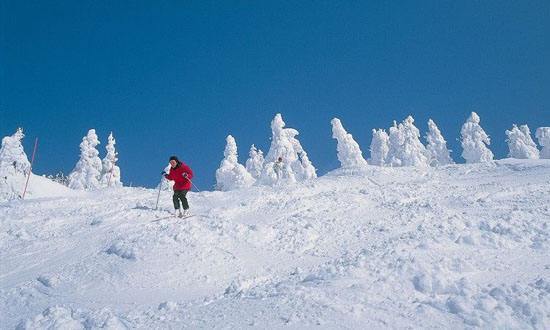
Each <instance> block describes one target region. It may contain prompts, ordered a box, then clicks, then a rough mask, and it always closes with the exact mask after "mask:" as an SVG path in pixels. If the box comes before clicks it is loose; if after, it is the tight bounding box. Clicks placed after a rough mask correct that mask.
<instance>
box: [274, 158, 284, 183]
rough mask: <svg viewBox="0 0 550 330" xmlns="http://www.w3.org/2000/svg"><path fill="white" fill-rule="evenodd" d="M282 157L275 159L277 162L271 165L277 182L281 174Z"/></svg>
mask: <svg viewBox="0 0 550 330" xmlns="http://www.w3.org/2000/svg"><path fill="white" fill-rule="evenodd" d="M283 165H284V164H283V157H279V158H277V161H276V162H275V163H273V171H275V174H276V175H277V180H280V179H281V177H282V174H283Z"/></svg>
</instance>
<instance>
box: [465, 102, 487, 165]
mask: <svg viewBox="0 0 550 330" xmlns="http://www.w3.org/2000/svg"><path fill="white" fill-rule="evenodd" d="M480 121H481V120H480V118H479V116H478V115H477V113H475V112H472V113H471V114H470V117H469V118H468V120H466V122H465V123H464V125H462V129H461V130H460V135H461V137H462V139H461V144H462V149H463V150H462V158H464V159H465V160H466V163H470V164H471V163H489V162H491V161H493V158H494V155H493V153H492V152H491V150H489V148H488V147H487V146H488V145H490V144H491V139H490V138H489V135H487V133H485V131H484V130H483V128H481V126H480V125H479V123H480Z"/></svg>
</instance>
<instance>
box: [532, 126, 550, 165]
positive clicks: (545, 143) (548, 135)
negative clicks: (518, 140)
mask: <svg viewBox="0 0 550 330" xmlns="http://www.w3.org/2000/svg"><path fill="white" fill-rule="evenodd" d="M535 136H536V137H537V139H538V141H539V145H540V146H541V147H542V150H541V152H540V158H542V159H550V127H539V128H537V131H536V133H535Z"/></svg>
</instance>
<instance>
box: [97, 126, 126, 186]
mask: <svg viewBox="0 0 550 330" xmlns="http://www.w3.org/2000/svg"><path fill="white" fill-rule="evenodd" d="M115 144H116V140H115V138H114V137H113V132H111V133H110V134H109V138H108V139H107V145H106V146H105V149H106V150H107V155H105V158H103V160H102V162H101V163H102V166H103V167H102V170H101V179H100V183H101V186H103V187H122V182H120V167H118V166H117V165H116V162H117V161H118V152H116V149H115Z"/></svg>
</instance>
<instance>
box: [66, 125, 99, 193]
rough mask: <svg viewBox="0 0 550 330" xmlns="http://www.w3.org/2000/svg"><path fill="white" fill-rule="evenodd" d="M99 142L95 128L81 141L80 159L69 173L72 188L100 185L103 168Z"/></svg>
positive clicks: (92, 187) (96, 186)
mask: <svg viewBox="0 0 550 330" xmlns="http://www.w3.org/2000/svg"><path fill="white" fill-rule="evenodd" d="M98 144H99V140H98V138H97V134H96V133H95V129H91V130H89V131H88V134H87V135H86V136H85V137H83V138H82V142H81V143H80V159H79V160H78V162H77V163H76V166H75V168H74V169H73V171H72V172H71V174H69V188H72V189H97V188H99V187H100V183H99V179H100V175H101V170H102V167H103V165H102V163H101V159H100V158H99V157H98V155H99V151H97V149H96V147H97V145H98Z"/></svg>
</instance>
